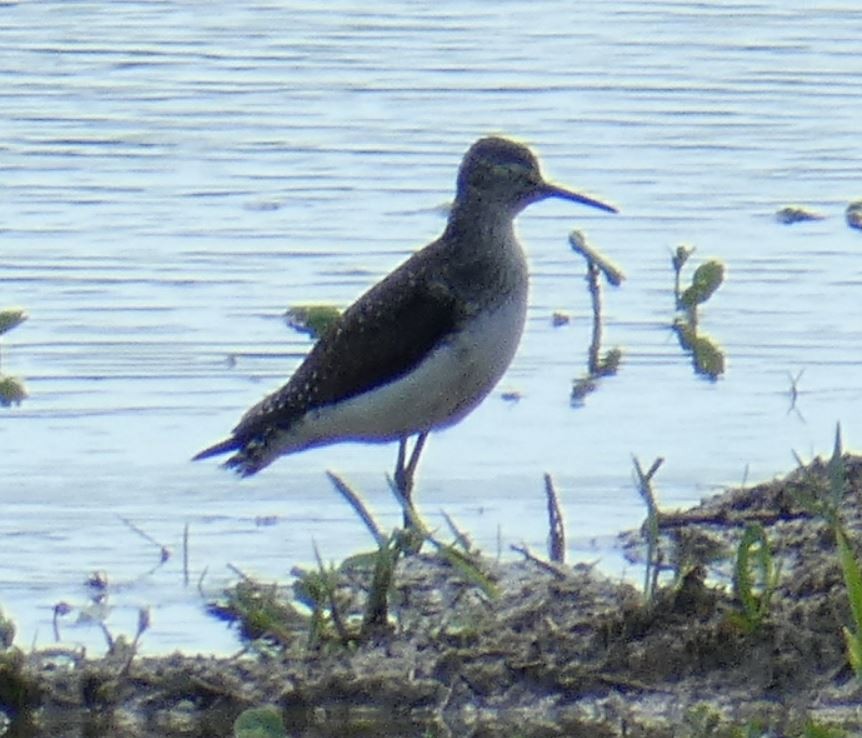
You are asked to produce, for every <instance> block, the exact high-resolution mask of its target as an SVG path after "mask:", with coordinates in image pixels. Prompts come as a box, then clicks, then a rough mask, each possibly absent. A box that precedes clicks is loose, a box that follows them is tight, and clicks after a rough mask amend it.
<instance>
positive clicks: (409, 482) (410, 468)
mask: <svg viewBox="0 0 862 738" xmlns="http://www.w3.org/2000/svg"><path fill="white" fill-rule="evenodd" d="M427 438H428V432H427V431H423V432H422V433H420V434H419V435H418V436H416V443H414V444H413V450H412V451H411V452H410V460H409V461H406V459H407V437H404V438H402V439H400V440H399V441H398V460H397V461H396V462H395V488H396V489H397V490H398V494H399V495H400V496H401V502H402V504H404V505H405V511H404V527H405V528H412V527H413V523H412V521H411V520H410V515H408V514H407V510H406V507H407V506H412V504H413V500H412V495H413V476H414V475H415V473H416V467H417V466H418V465H419V457H420V456H421V455H422V449H423V448H424V447H425V441H426V440H427ZM405 461H406V464H405Z"/></svg>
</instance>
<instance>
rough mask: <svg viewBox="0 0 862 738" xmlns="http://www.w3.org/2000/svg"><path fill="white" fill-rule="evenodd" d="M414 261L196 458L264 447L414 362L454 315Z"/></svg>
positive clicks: (446, 293)
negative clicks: (324, 409)
mask: <svg viewBox="0 0 862 738" xmlns="http://www.w3.org/2000/svg"><path fill="white" fill-rule="evenodd" d="M421 256H422V255H421V254H417V255H416V256H414V258H413V259H410V260H408V261H407V262H406V263H405V264H403V265H402V267H401V268H400V269H398V270H396V271H395V272H393V273H392V274H391V275H389V277H387V278H386V279H385V280H383V281H382V282H380V283H379V284H377V285H375V286H374V287H372V288H371V289H370V290H369V291H368V292H366V293H365V294H364V295H363V296H362V297H361V298H359V300H357V302H356V303H354V304H353V305H352V306H351V307H350V308H348V309H347V310H346V311H345V312H344V314H343V315H342V316H341V318H340V319H339V320H338V321H337V322H336V323H334V324H333V325H332V327H331V328H330V329H329V330H328V331H327V332H326V333H325V334H324V335H323V336H321V338H320V340H319V341H318V342H317V343H316V344H315V346H314V347H313V348H312V350H311V352H310V353H309V355H308V356H307V357H306V359H305V361H303V363H302V364H301V365H300V366H299V368H298V369H297V370H296V372H295V373H294V374H293V376H292V377H291V379H290V381H289V382H288V383H287V384H286V385H284V387H282V388H281V389H280V390H278V391H277V392H274V393H273V394H271V395H269V396H268V397H266V398H264V399H263V400H262V401H261V402H259V403H258V404H257V405H255V406H254V407H252V408H251V409H250V410H249V411H248V412H247V413H246V414H245V415H244V416H243V418H242V420H241V421H240V422H239V424H238V425H237V426H236V428H234V430H233V434H232V437H231V438H228V439H226V440H225V441H222V442H221V443H219V444H216V445H215V446H212V447H210V448H208V449H205V450H204V451H201V452H200V453H199V454H198V455H197V456H196V457H195V458H206V457H207V456H214V455H217V454H220V453H225V452H227V451H232V450H236V449H240V451H241V452H242V451H244V450H247V451H251V448H246V447H248V446H254V445H256V444H263V445H266V439H267V437H268V436H270V435H271V434H272V432H273V431H274V430H286V429H288V428H289V427H290V426H291V424H292V423H293V422H295V421H296V420H297V419H299V418H301V417H302V416H303V415H305V414H306V413H307V412H309V411H311V410H314V409H317V408H321V407H325V406H327V405H333V404H336V403H338V402H340V401H343V400H347V399H350V398H352V397H355V396H357V395H360V394H362V393H364V392H367V391H369V390H371V389H374V388H375V387H377V386H380V385H383V384H386V383H388V382H391V381H393V380H395V379H397V378H399V377H401V376H403V375H404V374H405V373H407V372H408V371H410V370H411V369H413V368H414V367H415V366H416V365H417V364H419V363H420V362H421V361H422V359H423V358H424V357H425V356H426V355H427V354H428V353H430V351H431V350H432V349H433V348H434V347H435V346H436V345H437V344H438V343H439V342H440V341H441V340H442V339H443V338H444V337H445V336H447V335H448V334H450V333H451V332H452V330H453V328H454V327H455V326H456V324H457V322H458V320H459V318H460V317H461V316H460V315H459V312H458V305H459V302H458V300H456V299H455V297H454V295H453V294H452V293H451V291H450V290H449V289H448V288H447V287H446V286H445V285H444V284H443V282H442V281H439V280H437V279H434V278H429V277H428V275H427V273H426V272H425V270H424V269H423V268H422V266H423V262H424V259H421V258H419V259H417V257H421ZM384 295H385V299H384V297H383V296H384ZM228 463H229V465H234V464H231V462H230V461H229V462H228ZM249 471H250V473H253V471H251V470H249Z"/></svg>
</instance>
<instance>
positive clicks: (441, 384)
mask: <svg viewBox="0 0 862 738" xmlns="http://www.w3.org/2000/svg"><path fill="white" fill-rule="evenodd" d="M526 307H527V291H526V289H523V290H518V291H516V294H513V295H512V296H511V297H510V298H509V299H508V300H506V301H504V302H502V303H500V304H499V305H498V306H497V307H496V308H495V309H493V310H492V311H482V312H481V313H480V314H478V315H476V316H475V317H474V318H473V319H472V320H470V321H469V322H468V323H467V325H466V326H465V327H464V329H463V330H461V331H460V332H458V333H456V334H454V335H453V336H452V337H451V338H450V339H448V340H447V341H445V342H443V343H441V344H440V345H439V346H438V347H437V348H436V349H435V350H434V351H433V352H432V353H430V354H429V355H428V356H427V357H426V358H425V359H424V360H423V361H422V362H421V363H420V364H418V365H417V366H416V367H415V368H414V370H413V371H412V372H409V373H408V374H406V375H404V376H402V377H400V378H399V379H396V380H394V381H392V382H390V383H389V384H386V385H382V386H379V387H377V388H375V389H373V390H370V391H368V392H365V393H364V394H362V395H358V396H356V397H353V398H351V399H350V400H347V401H345V402H340V403H337V404H335V405H330V406H327V407H325V408H321V409H318V410H314V411H312V412H310V413H308V414H307V415H306V416H305V417H304V418H303V419H302V420H300V421H299V422H297V423H294V424H293V425H292V426H291V428H290V429H289V430H288V431H286V432H285V433H284V435H283V437H282V438H280V439H279V443H278V450H277V451H275V450H274V451H275V453H277V454H284V453H290V452H292V451H298V450H300V449H302V448H307V447H309V446H316V445H323V444H326V443H331V442H335V441H345V440H355V441H366V442H368V441H370V442H383V441H393V440H397V439H399V438H403V437H405V436H408V435H412V434H415V433H418V432H420V431H427V430H433V429H435V428H441V427H445V426H447V425H451V424H452V423H456V422H458V421H459V420H461V419H462V418H463V417H464V416H465V415H467V414H468V413H469V412H470V411H471V410H472V409H473V408H475V407H476V406H477V405H478V404H479V403H480V402H481V401H482V400H483V399H484V398H485V397H486V396H487V395H488V393H489V392H490V391H491V390H492V389H493V388H494V386H495V385H496V384H497V382H498V381H499V380H500V378H501V377H502V376H503V374H504V373H505V371H506V369H507V368H508V366H509V364H510V362H511V361H512V357H513V356H514V355H515V351H516V350H517V348H518V343H519V342H520V339H521V333H522V332H523V328H524V318H525V316H526Z"/></svg>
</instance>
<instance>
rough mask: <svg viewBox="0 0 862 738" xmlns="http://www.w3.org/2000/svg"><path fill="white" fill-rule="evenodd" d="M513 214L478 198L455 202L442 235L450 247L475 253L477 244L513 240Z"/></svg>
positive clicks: (501, 206)
mask: <svg viewBox="0 0 862 738" xmlns="http://www.w3.org/2000/svg"><path fill="white" fill-rule="evenodd" d="M515 215H516V213H513V212H512V209H511V208H509V207H505V206H504V205H501V204H500V203H496V202H493V201H486V200H482V199H480V198H478V197H471V198H458V199H457V200H456V201H455V203H454V204H453V206H452V210H451V211H450V213H449V222H448V223H447V225H446V235H447V236H448V237H449V239H450V241H451V242H453V243H462V244H464V245H465V247H467V248H472V249H475V248H476V246H477V245H478V244H482V243H487V244H489V245H491V244H492V243H496V244H498V247H499V243H500V242H501V241H513V242H514V240H515V231H514V219H515Z"/></svg>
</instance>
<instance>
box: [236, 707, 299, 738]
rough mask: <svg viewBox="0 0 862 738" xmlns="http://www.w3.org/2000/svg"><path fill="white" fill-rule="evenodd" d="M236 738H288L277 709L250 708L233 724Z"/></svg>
mask: <svg viewBox="0 0 862 738" xmlns="http://www.w3.org/2000/svg"><path fill="white" fill-rule="evenodd" d="M233 734H234V738H287V733H286V732H285V730H284V721H283V720H282V718H281V711H280V710H279V709H278V708H277V707H273V706H272V705H269V706H267V707H250V708H249V709H248V710H245V711H243V712H242V713H240V716H239V717H238V718H237V719H236V721H235V722H234V724H233Z"/></svg>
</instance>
